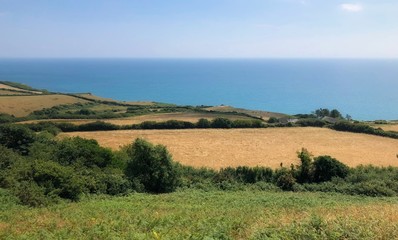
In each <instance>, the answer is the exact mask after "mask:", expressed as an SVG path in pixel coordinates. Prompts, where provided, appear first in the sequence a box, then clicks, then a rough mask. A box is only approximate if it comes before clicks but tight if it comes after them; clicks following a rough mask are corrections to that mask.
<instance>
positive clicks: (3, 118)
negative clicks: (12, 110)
mask: <svg viewBox="0 0 398 240" xmlns="http://www.w3.org/2000/svg"><path fill="white" fill-rule="evenodd" d="M15 121H16V118H15V117H14V116H12V115H10V114H7V113H0V124H2V123H12V122H15Z"/></svg>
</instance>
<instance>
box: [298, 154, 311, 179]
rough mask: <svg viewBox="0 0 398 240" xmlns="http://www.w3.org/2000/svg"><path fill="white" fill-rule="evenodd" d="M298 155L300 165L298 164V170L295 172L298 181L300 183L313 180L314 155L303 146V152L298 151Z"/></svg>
mask: <svg viewBox="0 0 398 240" xmlns="http://www.w3.org/2000/svg"><path fill="white" fill-rule="evenodd" d="M297 156H298V158H299V159H300V165H299V166H297V170H296V172H295V175H296V178H297V181H298V182H299V183H308V182H312V179H313V162H312V155H311V154H310V152H308V150H307V149H305V148H303V149H302V150H301V152H298V153H297Z"/></svg>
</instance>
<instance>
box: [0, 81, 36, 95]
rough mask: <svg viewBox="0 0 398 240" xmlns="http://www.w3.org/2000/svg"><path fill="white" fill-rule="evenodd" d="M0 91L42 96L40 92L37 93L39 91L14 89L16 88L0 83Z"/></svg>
mask: <svg viewBox="0 0 398 240" xmlns="http://www.w3.org/2000/svg"><path fill="white" fill-rule="evenodd" d="M0 89H6V90H13V91H20V92H26V93H30V94H42V92H39V91H31V90H25V89H21V88H16V87H12V86H8V85H6V84H4V83H0Z"/></svg>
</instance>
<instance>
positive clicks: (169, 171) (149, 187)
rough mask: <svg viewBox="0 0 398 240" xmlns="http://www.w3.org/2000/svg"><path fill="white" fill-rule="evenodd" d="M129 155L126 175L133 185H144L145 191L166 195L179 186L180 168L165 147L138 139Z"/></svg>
mask: <svg viewBox="0 0 398 240" xmlns="http://www.w3.org/2000/svg"><path fill="white" fill-rule="evenodd" d="M129 154H130V157H131V159H130V161H129V162H128V165H127V169H126V175H127V177H129V178H130V180H131V181H132V182H133V183H139V184H142V186H143V188H144V190H145V191H147V192H152V193H166V192H172V191H174V190H175V189H176V188H177V187H178V186H179V184H180V175H179V172H178V167H177V165H176V164H175V163H174V162H173V160H172V158H171V156H170V154H169V153H168V151H167V149H166V148H165V147H164V146H162V145H156V146H154V145H152V144H151V143H149V142H147V141H145V140H143V139H136V140H135V141H134V143H133V144H132V145H131V149H130V150H129Z"/></svg>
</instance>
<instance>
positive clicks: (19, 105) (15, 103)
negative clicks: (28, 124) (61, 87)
mask: <svg viewBox="0 0 398 240" xmlns="http://www.w3.org/2000/svg"><path fill="white" fill-rule="evenodd" d="M85 102H87V101H86V100H83V99H79V98H75V97H71V96H66V95H61V94H54V95H35V96H1V97H0V112H2V113H8V114H12V115H14V116H16V117H24V116H27V115H29V114H30V113H32V112H33V111H36V110H40V109H43V108H50V107H54V106H57V105H61V104H73V103H85Z"/></svg>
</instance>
